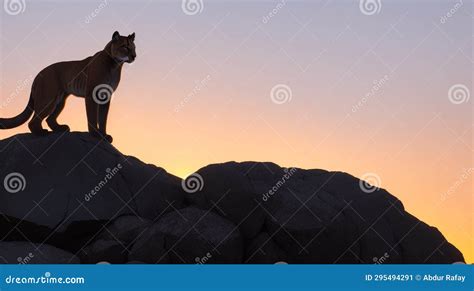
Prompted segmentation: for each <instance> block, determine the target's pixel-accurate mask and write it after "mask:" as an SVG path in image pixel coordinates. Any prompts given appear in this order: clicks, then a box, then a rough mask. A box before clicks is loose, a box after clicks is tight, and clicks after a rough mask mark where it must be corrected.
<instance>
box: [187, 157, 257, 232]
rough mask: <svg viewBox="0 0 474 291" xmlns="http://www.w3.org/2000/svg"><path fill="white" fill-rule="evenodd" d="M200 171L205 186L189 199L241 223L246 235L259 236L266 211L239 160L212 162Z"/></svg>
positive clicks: (240, 226)
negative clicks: (256, 199)
mask: <svg viewBox="0 0 474 291" xmlns="http://www.w3.org/2000/svg"><path fill="white" fill-rule="evenodd" d="M198 174H199V175H201V177H202V178H203V189H202V190H201V191H199V192H196V193H190V194H188V195H187V199H189V200H190V201H192V203H193V202H194V203H195V204H197V205H198V206H199V207H201V208H204V209H212V210H213V211H214V212H216V213H218V214H219V215H221V216H223V217H225V218H226V219H228V220H230V221H232V222H233V223H235V224H239V228H240V231H241V233H242V235H243V236H244V237H246V238H252V237H255V236H256V235H257V234H258V233H259V232H260V230H261V229H262V227H263V222H264V213H263V211H262V209H260V207H259V206H258V203H257V202H256V201H255V196H256V193H254V192H253V189H254V188H253V187H252V185H251V184H250V181H249V179H248V178H247V177H246V176H245V173H244V172H242V171H240V170H239V168H238V165H237V163H235V162H231V163H226V164H216V165H210V166H207V167H205V168H202V169H200V170H199V171H198Z"/></svg>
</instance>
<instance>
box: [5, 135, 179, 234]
mask: <svg viewBox="0 0 474 291" xmlns="http://www.w3.org/2000/svg"><path fill="white" fill-rule="evenodd" d="M0 149H2V151H1V152H0V160H1V161H2V163H0V177H1V178H2V181H3V179H4V178H6V177H7V176H8V177H9V180H11V181H10V185H9V186H10V188H9V189H5V188H4V187H0V213H3V214H5V215H8V216H12V217H16V218H19V219H22V220H27V221H30V222H33V223H36V224H38V225H43V226H48V227H50V228H53V229H55V230H56V231H64V230H65V229H66V228H67V226H68V225H69V224H70V223H72V222H74V221H82V220H111V219H114V218H115V217H118V216H121V215H124V214H125V215H127V214H128V215H136V214H138V215H139V216H141V217H143V218H147V219H151V220H153V219H156V218H158V217H159V216H160V215H163V214H164V213H166V212H167V211H169V210H170V206H169V205H170V204H173V207H175V208H181V207H182V205H183V202H184V194H183V191H182V189H181V179H179V178H178V177H175V176H173V175H170V174H168V173H167V172H166V171H165V170H164V169H162V168H158V167H155V166H153V165H147V164H145V163H142V162H140V161H139V160H137V159H136V158H133V157H130V156H124V155H123V154H121V153H120V152H119V151H118V150H117V149H115V148H114V147H113V146H112V145H111V144H109V143H107V142H103V141H102V142H100V141H99V140H97V139H95V138H93V137H91V136H90V135H89V134H87V133H52V134H49V135H48V136H46V137H38V136H34V135H32V134H20V135H16V136H13V137H11V138H8V139H4V140H1V141H0ZM15 183H16V184H15ZM171 209H172V208H171Z"/></svg>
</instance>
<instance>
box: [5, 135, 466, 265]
mask: <svg viewBox="0 0 474 291" xmlns="http://www.w3.org/2000/svg"><path fill="white" fill-rule="evenodd" d="M0 161H2V163H0V179H2V180H4V181H5V183H4V184H3V185H2V186H3V187H1V186H0V235H1V237H0V239H1V241H3V242H0V244H2V247H3V253H4V255H3V256H4V260H5V261H7V262H12V260H17V258H18V257H21V258H23V256H25V254H19V252H20V251H21V252H25V253H26V255H28V254H29V252H31V251H28V252H26V251H25V250H29V248H30V247H32V246H34V245H38V246H39V245H41V248H45V249H46V251H45V253H47V254H48V255H49V254H51V259H52V260H53V259H54V260H58V258H60V259H62V258H64V257H66V259H63V260H62V261H69V260H70V261H74V262H78V259H77V257H75V256H74V255H72V254H69V253H67V252H65V251H68V252H71V253H74V254H78V256H80V257H81V261H82V262H83V263H97V262H100V261H108V262H111V263H126V262H145V263H198V264H205V263H242V262H246V263H275V262H279V261H280V262H287V263H290V264H292V263H368V264H369V263H370V264H373V263H377V264H380V263H397V264H398V263H455V262H464V258H463V255H462V254H461V252H459V250H458V249H456V248H455V247H454V246H453V245H452V244H450V243H449V242H448V241H446V239H445V238H444V236H443V235H442V234H441V233H440V232H439V231H438V230H437V229H436V228H434V227H431V226H428V225H427V224H425V223H424V222H422V221H420V220H418V219H417V218H416V217H414V216H412V215H411V214H410V213H408V212H407V211H406V210H405V209H404V206H403V204H402V202H401V201H399V200H398V199H397V198H396V197H394V196H392V195H391V194H390V193H388V192H387V191H386V190H384V189H375V191H374V192H372V193H366V192H364V191H363V190H362V189H361V185H360V180H359V179H357V178H355V177H353V176H351V175H349V174H346V173H342V172H328V171H325V170H317V169H313V170H303V169H298V168H281V167H280V166H278V165H276V164H273V163H258V162H243V163H236V162H228V163H223V164H215V165H209V166H207V167H204V168H202V169H200V170H198V171H197V173H196V175H199V176H200V178H202V183H201V181H199V183H201V184H200V185H198V187H197V189H196V191H194V190H193V191H189V189H188V188H187V187H184V186H182V180H181V179H179V178H177V177H175V176H173V175H170V174H168V173H166V171H165V170H164V169H161V168H157V167H155V166H153V165H147V164H145V163H143V162H140V161H139V160H137V159H136V158H133V157H130V156H124V155H122V154H121V153H120V152H119V151H118V150H116V149H115V148H114V147H113V146H112V145H110V144H108V143H106V142H99V141H98V140H97V139H94V138H92V137H90V136H89V135H88V134H87V133H54V134H50V135H48V136H46V137H37V136H34V135H31V134H21V135H16V136H13V137H11V138H8V139H5V140H1V141H0ZM199 176H198V177H199ZM198 180H199V179H198ZM183 185H187V184H186V183H183ZM185 190H186V191H187V192H186V191H185ZM7 241H8V242H7ZM19 241H28V242H27V243H25V242H19ZM30 242H31V243H30ZM43 244H46V245H43ZM32 248H34V247H32ZM0 249H1V248H0ZM6 249H8V251H6ZM48 252H49V253H48ZM12 254H14V256H13V257H12V256H11V255H12ZM33 254H34V253H33ZM15 255H16V257H15ZM35 259H36V260H37V261H41V262H46V261H47V260H48V258H47V257H46V258H42V257H39V256H38V257H35Z"/></svg>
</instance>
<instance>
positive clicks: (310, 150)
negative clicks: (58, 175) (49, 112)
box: [0, 0, 474, 263]
mask: <svg viewBox="0 0 474 291" xmlns="http://www.w3.org/2000/svg"><path fill="white" fill-rule="evenodd" d="M367 1H369V2H370V0H367ZM19 2H20V4H21V5H20V6H22V8H21V9H20V11H10V12H11V13H10V14H12V15H9V14H8V13H2V14H1V40H0V41H1V45H0V46H1V55H0V80H1V81H0V82H1V83H0V84H1V93H0V116H2V117H10V116H14V115H16V114H18V113H19V112H21V111H22V110H23V108H24V107H25V105H26V103H27V100H28V95H29V90H30V86H31V81H32V78H34V76H35V75H36V74H37V73H38V72H39V71H40V70H41V69H42V68H44V67H46V66H48V65H50V64H52V63H55V62H58V61H64V60H78V59H83V58H85V57H87V56H90V55H92V54H94V53H95V52H97V51H99V50H101V49H103V47H104V46H105V45H106V43H107V42H108V41H109V40H110V39H111V37H112V34H113V32H114V31H115V30H118V31H119V32H120V33H121V34H124V35H128V34H130V33H132V32H135V33H136V40H135V43H136V46H137V59H136V61H135V62H134V63H133V64H131V65H128V64H127V65H124V68H123V73H122V80H121V83H120V85H119V88H118V89H117V91H116V92H115V93H114V96H113V101H112V105H111V112H110V115H109V123H108V131H109V132H108V133H109V134H111V135H112V136H113V137H114V146H116V147H117V148H118V149H119V150H120V151H121V152H122V153H124V154H127V155H133V156H136V157H138V158H139V159H141V160H143V161H145V162H147V163H153V164H156V165H158V166H160V167H163V168H165V169H166V170H167V171H168V172H170V173H172V174H175V175H177V176H180V177H186V176H187V175H189V174H191V173H193V172H194V171H196V170H197V169H199V168H201V167H203V166H206V165H208V164H211V163H220V162H225V161H230V160H236V161H249V160H253V161H272V162H275V163H277V164H279V165H281V166H295V167H300V168H308V169H310V168H319V169H326V170H334V171H336V170H337V171H344V172H348V173H350V174H352V175H354V176H356V177H359V178H364V179H366V180H370V181H371V182H372V183H374V184H376V186H380V187H382V188H385V189H387V190H388V191H389V192H390V193H392V194H393V195H395V196H396V197H398V198H399V199H400V200H401V201H402V202H403V204H404V205H405V207H406V209H407V210H408V211H409V212H411V213H412V214H414V215H415V216H416V217H418V218H419V219H421V220H423V221H425V222H426V223H428V224H430V225H433V226H436V227H437V228H439V229H440V231H441V232H442V233H443V234H444V235H445V236H446V238H447V239H448V241H450V242H452V243H453V244H454V245H455V246H456V247H458V248H459V249H460V250H461V251H462V252H463V254H464V255H465V258H466V260H467V261H468V262H471V263H472V262H474V252H473V221H472V218H473V204H472V202H473V201H472V199H473V193H472V189H473V187H472V185H473V183H472V172H473V160H472V157H473V156H472V152H473V137H472V129H473V122H472V113H473V106H472V102H473V101H472V100H471V98H470V94H471V92H472V80H473V76H472V72H473V60H474V54H473V51H472V40H473V39H472V38H473V27H474V26H473V7H472V2H471V1H461V0H458V1H448V0H446V1H421V0H415V1H395V0H393V1H388V0H382V1H377V0H372V2H373V3H375V6H372V8H373V7H375V9H372V8H371V6H370V5H367V6H364V5H361V4H360V2H364V0H361V1H358V0H354V1H349V0H347V1H344V0H339V1H338V0H324V1H316V0H314V1H313V0H311V1H309V0H308V1H288V0H287V1H256V0H253V1H206V0H204V1H199V0H194V2H195V3H197V5H196V6H192V5H191V4H193V3H191V4H190V5H188V6H186V5H182V2H181V1H111V0H103V1H24V4H23V3H22V1H19ZM192 2H193V1H192ZM369 4H370V3H369ZM196 7H197V8H196ZM4 9H5V8H4ZM59 120H60V123H61V122H62V123H67V124H68V125H69V126H70V127H71V128H72V130H74V131H86V130H87V123H86V115H85V106H84V100H83V99H80V98H75V97H73V96H71V97H70V98H69V100H68V102H67V105H66V109H65V110H64V112H63V113H62V115H61V116H60V118H59ZM27 131H28V128H27V126H26V125H23V126H21V127H19V128H17V129H12V130H8V131H0V138H6V137H9V136H12V135H14V134H16V133H20V132H27Z"/></svg>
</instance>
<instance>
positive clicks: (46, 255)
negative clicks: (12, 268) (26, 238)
mask: <svg viewBox="0 0 474 291" xmlns="http://www.w3.org/2000/svg"><path fill="white" fill-rule="evenodd" d="M0 263H1V264H23V265H26V264H79V263H80V261H79V259H78V258H77V257H76V256H75V255H73V254H71V253H68V252H66V251H64V250H61V249H58V248H55V247H53V246H50V245H46V244H33V243H29V242H22V241H16V242H0Z"/></svg>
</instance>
